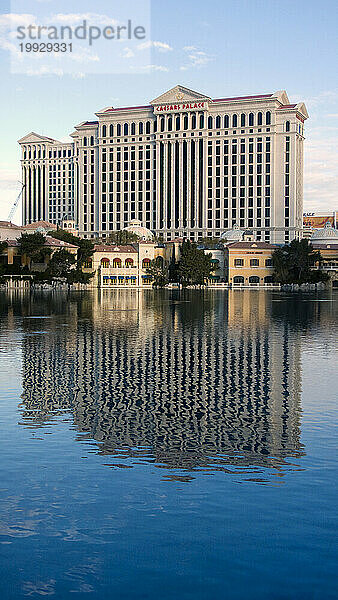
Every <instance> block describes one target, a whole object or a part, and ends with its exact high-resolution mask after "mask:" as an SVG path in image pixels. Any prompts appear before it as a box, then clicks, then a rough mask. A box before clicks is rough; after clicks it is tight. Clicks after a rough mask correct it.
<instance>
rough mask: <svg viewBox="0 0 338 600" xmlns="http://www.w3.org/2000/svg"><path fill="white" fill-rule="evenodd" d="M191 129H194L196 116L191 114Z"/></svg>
mask: <svg viewBox="0 0 338 600" xmlns="http://www.w3.org/2000/svg"><path fill="white" fill-rule="evenodd" d="M191 129H196V115H195V113H192V115H191Z"/></svg>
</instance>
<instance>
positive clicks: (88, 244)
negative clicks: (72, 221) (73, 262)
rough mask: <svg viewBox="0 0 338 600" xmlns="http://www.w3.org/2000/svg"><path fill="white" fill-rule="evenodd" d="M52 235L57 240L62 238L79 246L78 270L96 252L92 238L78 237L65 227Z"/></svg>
mask: <svg viewBox="0 0 338 600" xmlns="http://www.w3.org/2000/svg"><path fill="white" fill-rule="evenodd" d="M50 235H51V237H53V238H55V239H56V240H62V241H64V242H68V244H73V246H77V247H78V251H77V266H76V268H77V270H81V269H82V265H83V263H84V262H85V261H86V260H87V259H88V258H90V257H91V256H92V254H93V253H94V244H93V242H92V241H91V240H88V239H85V238H80V237H77V236H76V235H73V234H72V233H70V232H69V231H64V230H63V229H58V230H57V231H53V232H51V234H50Z"/></svg>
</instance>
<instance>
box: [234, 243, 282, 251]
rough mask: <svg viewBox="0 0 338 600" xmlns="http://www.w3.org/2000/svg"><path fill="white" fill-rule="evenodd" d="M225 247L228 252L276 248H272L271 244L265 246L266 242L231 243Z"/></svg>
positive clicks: (273, 247)
mask: <svg viewBox="0 0 338 600" xmlns="http://www.w3.org/2000/svg"><path fill="white" fill-rule="evenodd" d="M226 247H227V248H229V249H230V250H232V249H235V250H240V249H243V250H251V249H252V250H264V249H267V250H268V249H271V250H272V249H273V250H274V249H275V248H276V247H277V246H274V245H273V244H267V243H266V242H233V243H232V244H227V246H226Z"/></svg>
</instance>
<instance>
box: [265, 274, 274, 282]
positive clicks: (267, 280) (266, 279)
mask: <svg viewBox="0 0 338 600" xmlns="http://www.w3.org/2000/svg"><path fill="white" fill-rule="evenodd" d="M272 281H273V279H272V275H265V277H264V283H272Z"/></svg>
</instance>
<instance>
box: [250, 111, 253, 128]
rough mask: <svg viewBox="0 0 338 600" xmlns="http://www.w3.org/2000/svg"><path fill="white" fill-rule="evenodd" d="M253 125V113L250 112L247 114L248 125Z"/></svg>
mask: <svg viewBox="0 0 338 600" xmlns="http://www.w3.org/2000/svg"><path fill="white" fill-rule="evenodd" d="M253 126H254V114H253V113H250V114H249V127H253Z"/></svg>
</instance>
